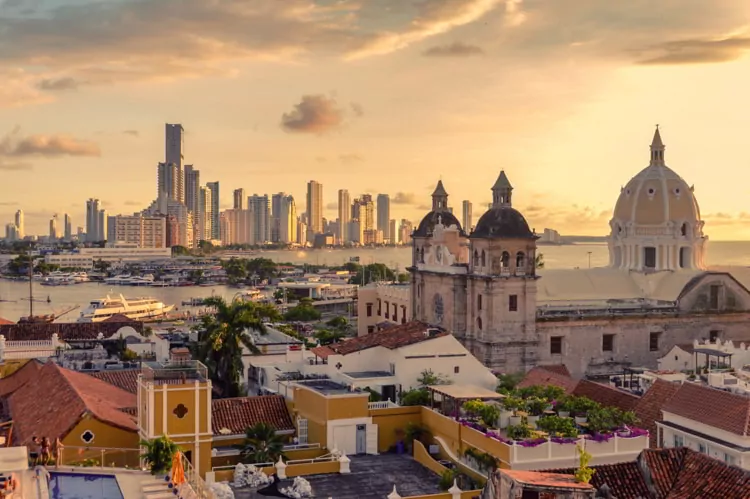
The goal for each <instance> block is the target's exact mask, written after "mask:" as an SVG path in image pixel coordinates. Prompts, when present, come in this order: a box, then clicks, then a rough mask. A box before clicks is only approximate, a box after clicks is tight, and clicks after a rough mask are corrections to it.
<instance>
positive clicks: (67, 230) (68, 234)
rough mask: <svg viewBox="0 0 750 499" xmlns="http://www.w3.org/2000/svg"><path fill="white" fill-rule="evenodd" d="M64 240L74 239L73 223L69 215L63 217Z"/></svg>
mask: <svg viewBox="0 0 750 499" xmlns="http://www.w3.org/2000/svg"><path fill="white" fill-rule="evenodd" d="M63 239H65V240H66V241H70V240H71V239H73V222H72V221H71V220H70V215H68V214H67V213H66V214H65V215H63Z"/></svg>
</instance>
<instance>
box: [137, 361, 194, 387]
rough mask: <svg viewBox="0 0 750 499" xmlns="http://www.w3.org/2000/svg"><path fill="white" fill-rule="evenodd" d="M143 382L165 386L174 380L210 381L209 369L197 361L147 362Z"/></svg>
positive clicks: (144, 365) (142, 371) (143, 370)
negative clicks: (164, 384)
mask: <svg viewBox="0 0 750 499" xmlns="http://www.w3.org/2000/svg"><path fill="white" fill-rule="evenodd" d="M141 374H142V375H143V381H145V382H146V383H154V384H163V383H170V382H173V381H174V380H182V381H199V382H204V381H208V369H207V368H206V366H204V365H203V364H201V363H200V362H198V361H197V360H188V361H177V362H145V363H144V364H143V367H142V369H141Z"/></svg>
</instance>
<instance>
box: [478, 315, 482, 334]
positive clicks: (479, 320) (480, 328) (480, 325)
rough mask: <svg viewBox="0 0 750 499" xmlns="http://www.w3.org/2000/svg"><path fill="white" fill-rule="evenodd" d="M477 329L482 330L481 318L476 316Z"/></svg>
mask: <svg viewBox="0 0 750 499" xmlns="http://www.w3.org/2000/svg"><path fill="white" fill-rule="evenodd" d="M477 329H478V330H479V331H481V330H482V318H481V317H477Z"/></svg>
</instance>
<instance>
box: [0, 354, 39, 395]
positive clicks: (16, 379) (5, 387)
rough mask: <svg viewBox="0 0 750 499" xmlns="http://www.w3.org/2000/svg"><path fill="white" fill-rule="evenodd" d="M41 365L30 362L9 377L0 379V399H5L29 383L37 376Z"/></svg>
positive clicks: (34, 361)
mask: <svg viewBox="0 0 750 499" xmlns="http://www.w3.org/2000/svg"><path fill="white" fill-rule="evenodd" d="M41 369H42V365H41V364H40V363H39V362H37V361H36V360H30V361H28V362H26V363H25V364H24V365H22V366H21V367H19V368H18V369H17V370H16V372H14V373H13V374H11V375H10V376H6V377H5V378H2V379H0V398H6V397H8V396H9V395H10V394H12V393H13V392H15V391H16V390H18V389H19V388H21V387H22V386H23V385H25V384H26V383H28V382H29V381H33V380H34V379H35V378H36V377H38V376H39V371H41Z"/></svg>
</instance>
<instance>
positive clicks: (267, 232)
mask: <svg viewBox="0 0 750 499" xmlns="http://www.w3.org/2000/svg"><path fill="white" fill-rule="evenodd" d="M247 209H248V210H249V211H250V217H251V218H252V226H253V237H252V239H253V244H266V243H269V242H271V200H270V199H268V196H267V195H265V194H264V195H262V196H258V195H257V194H253V195H252V196H248V198H247Z"/></svg>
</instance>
